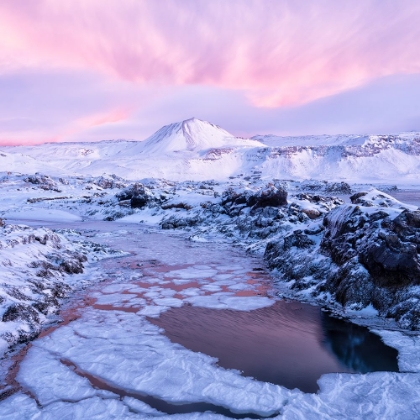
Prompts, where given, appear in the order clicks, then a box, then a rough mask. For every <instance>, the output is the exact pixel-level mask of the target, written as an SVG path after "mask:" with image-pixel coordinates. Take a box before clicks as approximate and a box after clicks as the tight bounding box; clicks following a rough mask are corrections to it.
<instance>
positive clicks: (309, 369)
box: [150, 301, 398, 392]
mask: <svg viewBox="0 0 420 420" xmlns="http://www.w3.org/2000/svg"><path fill="white" fill-rule="evenodd" d="M150 321H151V322H153V323H154V324H155V325H158V326H159V327H162V328H163V329H164V330H165V335H166V336H167V337H168V338H170V340H171V341H173V342H175V343H179V344H181V345H183V346H184V347H186V348H189V349H191V350H193V351H198V352H202V353H205V354H208V355H210V356H213V357H217V359H218V364H219V365H220V366H223V367H225V368H230V369H237V370H240V371H241V372H242V373H243V374H244V375H246V376H252V377H254V378H256V379H258V380H261V381H265V382H271V383H274V384H278V385H283V386H285V387H287V388H289V389H293V388H299V389H301V390H302V391H305V392H316V391H317V390H318V385H317V380H318V379H319V377H320V376H321V375H322V374H325V373H331V372H349V373H356V372H363V373H364V372H370V371H375V370H391V371H397V370H398V366H397V359H396V356H397V351H396V350H394V349H392V348H390V347H387V346H385V344H383V343H382V342H381V340H380V339H379V337H378V336H376V335H374V334H372V333H370V332H369V330H367V329H366V328H363V327H359V326H356V325H353V324H350V323H348V322H344V321H340V320H337V319H334V318H331V317H329V316H328V315H326V314H325V313H323V312H321V311H320V310H319V308H316V307H313V306H310V305H305V304H302V303H299V302H285V301H278V302H276V303H275V304H274V305H272V306H271V307H268V308H262V309H257V310H255V311H250V312H241V311H232V310H215V309H207V308H199V307H193V306H187V305H184V306H183V307H181V308H173V309H170V310H169V311H167V312H165V313H163V314H161V316H160V318H158V319H150Z"/></svg>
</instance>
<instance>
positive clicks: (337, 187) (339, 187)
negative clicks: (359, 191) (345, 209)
mask: <svg viewBox="0 0 420 420" xmlns="http://www.w3.org/2000/svg"><path fill="white" fill-rule="evenodd" d="M325 191H326V192H330V193H331V192H332V193H339V194H351V192H352V191H351V187H350V185H349V184H347V182H332V183H328V184H327V185H326V186H325Z"/></svg>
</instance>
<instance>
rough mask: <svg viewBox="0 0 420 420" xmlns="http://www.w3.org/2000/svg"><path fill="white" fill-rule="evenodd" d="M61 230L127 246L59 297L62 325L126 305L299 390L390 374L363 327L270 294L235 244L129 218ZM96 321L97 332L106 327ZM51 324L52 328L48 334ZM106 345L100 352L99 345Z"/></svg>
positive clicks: (254, 262) (103, 385) (266, 280)
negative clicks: (73, 294)
mask: <svg viewBox="0 0 420 420" xmlns="http://www.w3.org/2000/svg"><path fill="white" fill-rule="evenodd" d="M50 227H52V228H54V227H57V226H54V225H51V226H50ZM60 227H62V226H60ZM66 227H71V228H76V229H77V230H79V231H80V232H81V233H82V234H83V235H85V236H86V237H87V238H88V239H89V240H93V241H94V242H99V243H102V244H106V245H109V246H112V247H113V248H115V249H122V250H124V251H127V252H129V254H128V255H126V256H124V257H122V258H113V259H108V260H104V261H101V262H99V263H97V266H96V272H97V273H103V275H104V277H103V280H104V281H103V282H101V283H99V284H96V285H94V286H92V287H91V288H89V289H87V290H86V291H84V292H83V293H82V296H83V302H88V304H87V305H78V304H77V302H75V303H74V307H73V308H72V302H70V303H69V305H68V307H67V309H66V311H67V313H68V319H69V322H70V323H71V322H72V321H73V320H77V319H78V318H80V317H82V316H83V312H84V311H92V310H93V311H98V313H101V312H102V311H106V312H109V311H114V312H115V313H119V312H130V313H133V314H136V315H138V316H140V317H142V318H143V319H144V318H145V319H147V321H148V322H150V323H152V324H154V325H156V326H158V327H160V328H161V330H160V331H161V334H164V335H166V337H167V338H169V340H171V341H172V342H173V343H176V344H177V345H181V346H183V347H185V348H187V349H189V350H192V351H194V352H201V353H205V354H207V355H210V356H213V357H214V358H215V363H216V364H217V365H219V366H221V367H223V368H225V369H235V370H237V371H239V372H240V374H241V375H244V376H248V377H253V378H255V379H257V380H259V381H264V382H270V383H273V384H278V385H283V386H285V387H287V388H289V389H293V388H299V389H300V390H302V391H304V392H316V391H317V389H318V386H317V380H318V379H319V377H320V376H321V375H323V374H326V373H330V372H349V373H352V372H360V373H365V372H371V371H378V370H384V371H398V366H397V351H396V350H395V349H392V348H390V347H388V346H386V345H385V344H383V343H382V341H381V340H380V338H379V337H378V336H376V335H375V334H372V333H371V332H369V330H368V329H366V328H363V327H359V326H356V325H353V324H351V323H348V322H345V321H342V320H338V319H335V318H332V317H330V316H329V315H328V314H326V313H325V312H322V311H321V310H320V308H317V307H314V306H310V305H307V304H302V303H300V302H295V301H284V300H279V299H276V291H275V289H274V286H273V284H272V279H271V277H270V275H269V273H267V272H266V271H265V270H264V263H263V261H262V260H261V259H260V258H257V257H252V256H249V255H247V254H246V253H245V252H244V251H243V250H242V249H241V248H234V247H232V246H231V245H229V244H223V243H196V242H192V241H189V240H188V239H187V238H185V237H184V236H182V235H170V234H168V233H162V232H159V231H156V230H153V229H151V230H150V229H144V228H141V227H139V226H138V225H132V224H131V225H129V224H122V223H109V222H108V223H107V222H93V223H84V224H79V225H77V226H76V225H71V226H66ZM253 307H255V308H253ZM63 313H65V311H63ZM133 319H136V317H133ZM137 319H138V318H137ZM64 324H66V323H64ZM64 324H63V325H64ZM67 324H68V323H67ZM63 328H66V327H65V326H64V327H63ZM98 328H101V329H104V331H106V330H107V326H106V325H99V327H98ZM133 328H134V329H135V328H136V326H135V325H133ZM57 329H58V330H59V329H60V325H58V326H57V327H55V328H54V329H53V330H52V332H51V334H55V332H54V331H56V330H57ZM46 334H49V332H48V331H47V332H46ZM43 335H44V336H45V333H44V334H43ZM86 339H87V340H88V339H89V337H86ZM107 345H108V347H105V346H104V350H103V352H104V354H106V353H107V352H108V351H109V343H108V344H107ZM95 351H96V352H98V351H99V352H100V349H95ZM24 357H25V355H24V354H23V358H24ZM57 357H59V356H57ZM66 366H67V365H66ZM67 367H68V368H70V369H73V370H74V371H75V372H77V373H78V374H80V375H83V376H84V377H85V378H86V379H88V380H89V382H90V383H91V384H92V386H94V387H95V388H100V389H107V390H110V391H112V392H113V393H116V394H120V395H121V396H122V397H123V396H124V395H127V394H126V393H125V394H124V392H125V391H122V389H123V388H122V387H121V388H119V387H118V386H113V387H111V388H110V385H109V382H106V380H104V378H101V377H98V376H97V375H96V376H95V375H93V373H89V371H86V369H85V370H83V369H79V366H78V365H77V364H71V365H68V366H67ZM180 368H181V367H180ZM93 371H94V369H93ZM13 380H14V379H13ZM15 382H16V381H15ZM14 386H16V387H18V386H19V385H18V384H17V385H16V384H15V385H14ZM135 395H136V398H138V399H140V400H142V401H144V402H147V403H148V404H150V405H151V406H153V407H155V408H157V409H159V410H161V411H164V412H167V413H179V412H192V411H205V410H211V411H215V412H220V413H224V412H223V409H222V408H220V409H219V408H215V407H207V406H203V407H201V406H200V407H197V406H195V405H194V406H191V407H190V405H191V404H189V405H188V404H184V405H179V404H178V405H176V404H170V403H169V402H167V401H165V400H164V399H163V398H161V399H156V398H155V397H153V396H147V395H144V394H143V395H137V394H135ZM220 410H222V411H220ZM225 411H226V410H225Z"/></svg>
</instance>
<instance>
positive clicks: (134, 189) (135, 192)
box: [115, 182, 156, 209]
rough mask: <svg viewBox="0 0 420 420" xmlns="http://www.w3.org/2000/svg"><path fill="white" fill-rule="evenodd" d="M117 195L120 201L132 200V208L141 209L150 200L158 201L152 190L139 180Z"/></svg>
mask: <svg viewBox="0 0 420 420" xmlns="http://www.w3.org/2000/svg"><path fill="white" fill-rule="evenodd" d="M115 197H116V198H117V200H118V201H119V202H120V203H121V202H125V201H127V200H130V206H131V208H139V209H141V208H143V207H145V206H146V205H147V204H148V203H149V202H153V201H156V198H155V197H154V195H153V194H152V193H151V191H150V190H149V189H148V188H147V187H145V186H144V185H143V184H141V183H139V182H136V183H134V184H132V185H130V186H128V187H127V188H125V189H124V190H122V191H121V192H119V193H118V194H116V195H115Z"/></svg>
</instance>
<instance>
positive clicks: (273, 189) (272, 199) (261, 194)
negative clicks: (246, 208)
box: [248, 184, 287, 208]
mask: <svg viewBox="0 0 420 420" xmlns="http://www.w3.org/2000/svg"><path fill="white" fill-rule="evenodd" d="M251 200H252V202H253V206H254V208H258V207H268V206H271V207H279V206H285V205H287V191H286V190H285V189H284V188H282V187H280V186H275V185H273V184H268V185H267V186H266V187H265V188H264V189H261V190H260V191H258V192H257V193H256V194H254V195H252V196H251V197H250V199H249V201H248V203H249V204H248V205H252V204H251V203H250V201H251Z"/></svg>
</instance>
